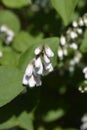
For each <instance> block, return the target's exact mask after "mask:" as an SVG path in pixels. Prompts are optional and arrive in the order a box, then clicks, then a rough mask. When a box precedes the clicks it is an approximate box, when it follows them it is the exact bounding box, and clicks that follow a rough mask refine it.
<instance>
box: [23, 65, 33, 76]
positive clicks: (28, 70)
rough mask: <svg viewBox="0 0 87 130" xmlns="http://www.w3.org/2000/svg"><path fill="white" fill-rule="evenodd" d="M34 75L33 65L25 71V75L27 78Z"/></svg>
mask: <svg viewBox="0 0 87 130" xmlns="http://www.w3.org/2000/svg"><path fill="white" fill-rule="evenodd" d="M32 73H33V65H32V64H29V65H28V66H27V68H26V70H25V74H26V75H27V76H31V75H32Z"/></svg>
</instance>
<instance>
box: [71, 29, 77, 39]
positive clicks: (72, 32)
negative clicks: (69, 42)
mask: <svg viewBox="0 0 87 130" xmlns="http://www.w3.org/2000/svg"><path fill="white" fill-rule="evenodd" d="M77 37H78V35H77V33H76V32H74V31H70V38H71V39H75V38H77Z"/></svg>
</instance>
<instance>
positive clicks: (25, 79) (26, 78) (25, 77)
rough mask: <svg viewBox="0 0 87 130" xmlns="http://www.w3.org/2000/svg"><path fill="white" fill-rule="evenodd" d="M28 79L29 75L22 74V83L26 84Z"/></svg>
mask: <svg viewBox="0 0 87 130" xmlns="http://www.w3.org/2000/svg"><path fill="white" fill-rule="evenodd" d="M28 80H29V77H28V76H27V75H26V74H24V77H23V81H22V83H23V85H28Z"/></svg>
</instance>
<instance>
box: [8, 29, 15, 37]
mask: <svg viewBox="0 0 87 130" xmlns="http://www.w3.org/2000/svg"><path fill="white" fill-rule="evenodd" d="M7 35H8V36H11V37H14V32H13V31H12V30H9V29H7Z"/></svg>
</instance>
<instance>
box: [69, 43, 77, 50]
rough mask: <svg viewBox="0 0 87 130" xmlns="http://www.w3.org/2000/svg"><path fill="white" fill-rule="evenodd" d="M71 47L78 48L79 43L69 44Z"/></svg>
mask: <svg viewBox="0 0 87 130" xmlns="http://www.w3.org/2000/svg"><path fill="white" fill-rule="evenodd" d="M69 47H70V48H73V49H74V50H77V49H78V45H77V44H76V43H74V42H73V43H71V44H70V45H69Z"/></svg>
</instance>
